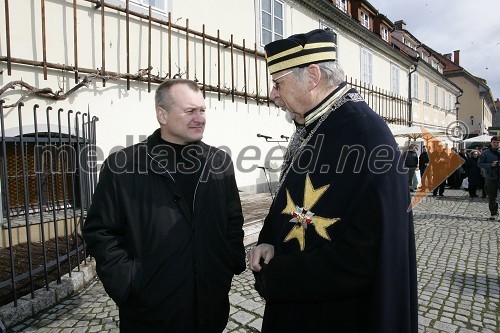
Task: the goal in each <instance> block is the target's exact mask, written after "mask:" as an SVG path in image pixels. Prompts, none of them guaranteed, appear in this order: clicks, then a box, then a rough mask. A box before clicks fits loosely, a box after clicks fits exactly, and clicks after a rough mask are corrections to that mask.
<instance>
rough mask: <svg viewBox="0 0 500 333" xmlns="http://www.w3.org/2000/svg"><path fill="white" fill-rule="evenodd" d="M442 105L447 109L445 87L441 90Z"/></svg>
mask: <svg viewBox="0 0 500 333" xmlns="http://www.w3.org/2000/svg"><path fill="white" fill-rule="evenodd" d="M441 107H442V108H443V109H446V93H445V92H444V89H443V90H442V91H441Z"/></svg>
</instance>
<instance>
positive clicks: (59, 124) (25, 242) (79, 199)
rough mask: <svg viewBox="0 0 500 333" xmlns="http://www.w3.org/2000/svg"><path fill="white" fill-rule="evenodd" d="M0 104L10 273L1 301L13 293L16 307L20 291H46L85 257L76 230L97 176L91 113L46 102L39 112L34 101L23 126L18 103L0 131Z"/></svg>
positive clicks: (3, 224)
mask: <svg viewBox="0 0 500 333" xmlns="http://www.w3.org/2000/svg"><path fill="white" fill-rule="evenodd" d="M3 105H4V101H3V100H0V132H1V137H0V182H1V187H0V189H1V194H2V200H1V203H2V210H1V213H2V219H1V221H0V232H1V233H2V237H1V238H0V239H2V243H3V244H2V246H0V251H1V252H0V253H1V256H0V261H1V264H2V265H5V266H7V265H8V266H10V277H9V279H4V280H2V279H0V304H3V303H2V302H4V301H5V300H11V299H13V300H14V302H15V304H16V305H17V299H18V298H19V297H20V296H23V295H24V294H27V293H31V295H32V297H33V296H34V291H35V289H38V288H41V287H43V286H45V287H46V288H47V289H48V288H49V283H50V282H52V281H54V280H55V281H58V282H60V280H61V276H62V275H64V274H65V273H69V274H70V275H71V270H72V268H73V267H74V266H77V265H78V266H79V264H80V262H81V260H84V259H85V258H86V253H85V246H84V242H83V239H82V237H81V235H80V232H79V230H80V223H82V221H83V219H84V217H85V214H86V210H87V207H88V206H89V205H90V200H91V195H92V193H93V190H94V188H95V185H96V181H97V170H96V163H94V162H95V154H94V153H93V152H94V151H95V144H96V122H97V121H98V118H97V117H95V116H94V117H91V115H90V114H89V113H81V112H76V113H75V112H73V111H72V110H68V111H64V110H63V109H59V110H53V109H52V107H47V109H46V110H45V112H44V113H42V112H39V110H38V109H39V106H38V105H35V106H34V107H33V113H32V118H31V119H29V123H30V125H24V123H25V121H26V119H25V118H23V114H27V112H26V111H25V110H23V109H24V105H23V103H20V104H19V105H18V112H17V119H18V126H17V127H16V128H10V129H6V128H5V122H4V118H5V112H4V111H5V109H4V108H3ZM13 116H14V115H13V114H11V115H9V117H13ZM63 116H64V118H63ZM41 119H43V122H44V125H39V123H41V122H40V120H41ZM54 119H56V120H54ZM11 120H12V119H11ZM20 263H21V267H22V268H19V265H20ZM63 266H64V267H65V268H64V269H67V271H64V272H63ZM2 267H4V266H2ZM16 267H17V269H21V270H22V271H20V272H18V271H16ZM4 271H5V270H4ZM3 276H4V275H3Z"/></svg>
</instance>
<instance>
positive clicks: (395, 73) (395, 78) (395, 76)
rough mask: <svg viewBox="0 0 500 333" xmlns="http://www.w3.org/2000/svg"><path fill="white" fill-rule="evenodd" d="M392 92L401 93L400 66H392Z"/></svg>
mask: <svg viewBox="0 0 500 333" xmlns="http://www.w3.org/2000/svg"><path fill="white" fill-rule="evenodd" d="M391 92H393V93H394V94H397V95H399V68H397V67H396V66H394V65H392V66H391Z"/></svg>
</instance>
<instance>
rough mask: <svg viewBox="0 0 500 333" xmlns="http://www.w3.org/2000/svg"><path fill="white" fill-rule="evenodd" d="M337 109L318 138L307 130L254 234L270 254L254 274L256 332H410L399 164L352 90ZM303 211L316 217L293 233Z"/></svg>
mask: <svg viewBox="0 0 500 333" xmlns="http://www.w3.org/2000/svg"><path fill="white" fill-rule="evenodd" d="M333 105H334V106H333V108H334V110H333V111H332V112H331V113H330V114H329V116H328V117H327V118H326V119H325V120H324V121H323V122H322V123H321V125H320V126H319V127H318V128H317V129H316V131H315V132H314V133H313V131H312V129H313V128H314V127H315V125H316V124H317V123H318V121H321V120H317V121H315V122H314V123H312V124H311V125H308V126H307V130H308V131H309V132H310V134H311V133H312V136H311V137H310V139H309V141H308V144H307V146H306V147H305V148H304V150H303V151H302V153H301V154H300V155H299V157H298V158H297V159H295V160H294V162H293V163H292V167H290V169H289V171H288V173H287V174H285V176H284V178H283V182H282V184H281V187H280V188H279V191H278V192H277V194H276V197H275V200H274V202H273V204H272V206H271V208H270V211H269V214H268V216H267V217H266V219H265V222H264V227H263V229H262V231H261V233H260V235H259V241H258V242H259V243H268V244H272V245H273V246H274V248H275V257H274V258H273V259H272V260H271V261H270V262H269V264H268V265H267V266H265V267H264V268H263V269H262V270H261V272H260V273H257V274H256V287H257V288H258V290H260V292H261V293H262V295H263V296H264V297H265V299H266V309H265V313H264V321H263V328H262V332H263V333H268V332H269V333H275V332H287V333H293V332H297V333H299V332H300V333H322V332H342V333H347V332H356V333H358V332H359V333H361V332H363V333H366V332H378V333H401V332H405V333H416V332H417V281H416V255H415V238H414V231H413V217H412V213H411V212H407V209H408V207H409V204H410V198H409V193H408V184H407V179H406V176H405V169H404V167H403V165H404V160H402V159H401V154H400V152H399V151H398V148H397V145H396V142H395V140H394V137H393V135H392V134H391V131H390V130H389V128H388V127H387V125H386V124H385V123H384V121H383V120H382V119H381V118H380V117H379V116H378V115H377V114H375V112H373V111H372V110H371V109H370V108H369V107H368V105H367V104H366V103H365V102H364V101H363V100H362V98H361V96H360V95H359V94H358V93H357V92H356V91H355V90H354V89H351V90H350V91H349V92H348V93H347V94H346V95H345V96H344V97H342V98H340V99H339V100H337V101H336V102H334V104H333ZM377 156H378V157H377ZM398 163H399V164H398ZM303 209H304V210H303ZM305 212H309V213H313V214H314V215H312V216H310V218H309V220H308V219H307V218H306V219H304V220H302V222H304V223H303V224H298V223H297V221H299V220H297V219H295V220H294V218H295V217H294V215H292V214H294V213H295V214H296V215H299V216H300V214H301V213H305ZM296 215H295V216H296ZM306 216H307V215H306ZM330 224H331V225H330Z"/></svg>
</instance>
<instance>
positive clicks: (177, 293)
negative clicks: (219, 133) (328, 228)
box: [83, 79, 245, 333]
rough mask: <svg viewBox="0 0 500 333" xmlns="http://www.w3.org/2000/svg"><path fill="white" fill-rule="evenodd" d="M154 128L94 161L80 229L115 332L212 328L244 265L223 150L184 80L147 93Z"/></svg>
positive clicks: (188, 332) (192, 332) (224, 314)
mask: <svg viewBox="0 0 500 333" xmlns="http://www.w3.org/2000/svg"><path fill="white" fill-rule="evenodd" d="M155 104H156V116H157V119H158V122H159V123H160V128H159V129H158V130H156V131H155V132H154V133H153V134H152V135H151V136H149V137H148V138H147V140H146V141H145V142H141V143H139V144H137V145H134V146H131V147H128V148H125V149H123V150H121V151H119V152H117V153H115V154H112V155H110V156H109V157H108V158H107V160H106V161H105V163H104V166H103V169H102V171H101V174H100V178H99V183H98V185H97V188H96V190H95V193H94V196H93V199H92V205H91V207H90V209H89V212H88V216H87V219H86V221H85V225H84V227H83V235H84V237H85V240H86V242H87V250H88V252H89V254H90V255H91V256H93V257H95V259H96V262H97V273H98V275H99V278H100V280H101V281H102V283H103V285H104V288H105V289H106V291H107V293H108V294H109V295H110V296H111V298H112V299H113V300H114V301H115V302H116V304H117V305H118V307H119V315H120V330H121V331H122V332H148V333H150V332H153V333H156V332H158V333H159V332H168V333H205V332H206V333H219V332H222V331H223V330H224V328H225V326H226V324H227V319H228V315H229V300H228V293H229V289H230V287H231V279H232V277H233V275H234V274H239V273H241V272H242V271H243V270H244V269H245V250H244V246H243V230H242V225H243V216H242V210H241V203H240V198H239V194H238V189H237V186H236V181H235V177H234V169H233V165H232V162H231V159H230V157H229V156H228V155H227V154H226V153H224V152H223V151H222V150H219V149H216V148H214V147H211V146H208V145H206V144H205V143H203V142H202V141H201V139H202V137H203V131H204V129H205V101H204V99H203V94H202V93H201V91H200V89H199V87H198V85H197V84H196V83H195V82H193V81H189V80H183V79H176V80H167V81H165V82H163V83H162V84H160V86H159V87H158V88H157V90H156V95H155Z"/></svg>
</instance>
